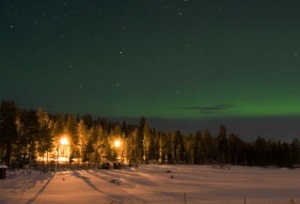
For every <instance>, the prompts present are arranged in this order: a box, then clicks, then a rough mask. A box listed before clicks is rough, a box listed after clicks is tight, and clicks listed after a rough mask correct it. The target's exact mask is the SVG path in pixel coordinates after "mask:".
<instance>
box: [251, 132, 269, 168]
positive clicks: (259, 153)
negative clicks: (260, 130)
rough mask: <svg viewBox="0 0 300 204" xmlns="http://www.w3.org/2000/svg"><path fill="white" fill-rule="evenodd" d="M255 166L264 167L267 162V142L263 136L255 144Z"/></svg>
mask: <svg viewBox="0 0 300 204" xmlns="http://www.w3.org/2000/svg"><path fill="white" fill-rule="evenodd" d="M254 151H255V164H256V165H259V166H263V165H265V164H266V161H267V157H266V155H267V142H266V140H265V139H264V138H262V137H261V136H258V137H257V139H256V140H255V142H254Z"/></svg>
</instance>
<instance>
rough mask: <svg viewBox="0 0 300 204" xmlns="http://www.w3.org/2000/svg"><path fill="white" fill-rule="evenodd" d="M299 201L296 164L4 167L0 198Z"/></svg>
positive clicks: (299, 175) (41, 200) (22, 200)
mask: <svg viewBox="0 0 300 204" xmlns="http://www.w3.org/2000/svg"><path fill="white" fill-rule="evenodd" d="M292 200H293V201H295V203H297V204H298V203H300V169H293V170H291V169H279V168H274V169H264V168H257V167H236V166H232V167H231V168H230V169H229V168H228V169H220V168H212V167H211V166H196V165H193V166H185V165H141V166H139V167H137V168H126V169H121V170H102V169H101V170H98V169H95V170H76V171H73V170H65V171H57V172H55V173H54V172H49V173H42V172H35V171H32V170H22V171H20V170H19V171H15V172H12V171H10V172H8V175H7V179H5V180H0V203H1V204H2V203H107V204H109V203H122V204H123V203H124V204H126V203H175V204H176V203H187V204H191V203H240V204H244V203H247V204H248V203H249V204H252V203H253V204H256V203H268V204H269V203H271V204H272V203H287V204H290V203H293V202H292Z"/></svg>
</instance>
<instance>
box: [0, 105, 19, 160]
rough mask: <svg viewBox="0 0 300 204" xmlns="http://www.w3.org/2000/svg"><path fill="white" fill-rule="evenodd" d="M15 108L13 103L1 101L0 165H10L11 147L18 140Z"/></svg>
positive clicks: (16, 111)
mask: <svg viewBox="0 0 300 204" xmlns="http://www.w3.org/2000/svg"><path fill="white" fill-rule="evenodd" d="M17 113H18V110H17V107H16V104H15V102H14V101H5V100H2V102H1V107H0V163H5V164H6V165H8V166H9V165H10V162H11V156H12V154H13V145H14V144H15V143H16V140H17V139H18V132H17V124H16V120H17Z"/></svg>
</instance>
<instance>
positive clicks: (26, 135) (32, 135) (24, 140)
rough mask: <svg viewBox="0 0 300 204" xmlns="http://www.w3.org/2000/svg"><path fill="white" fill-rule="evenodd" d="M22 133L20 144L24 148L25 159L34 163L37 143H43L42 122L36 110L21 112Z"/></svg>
mask: <svg viewBox="0 0 300 204" xmlns="http://www.w3.org/2000/svg"><path fill="white" fill-rule="evenodd" d="M21 127H22V128H21V134H20V142H19V145H20V146H21V148H22V150H23V155H25V158H24V159H27V158H28V160H29V163H32V162H34V161H35V159H36V151H37V144H38V143H42V142H43V140H42V139H41V137H40V133H41V132H40V124H39V119H38V116H37V114H36V112H35V110H32V109H30V110H29V111H26V110H24V111H23V112H22V114H21ZM26 157H27V158H26Z"/></svg>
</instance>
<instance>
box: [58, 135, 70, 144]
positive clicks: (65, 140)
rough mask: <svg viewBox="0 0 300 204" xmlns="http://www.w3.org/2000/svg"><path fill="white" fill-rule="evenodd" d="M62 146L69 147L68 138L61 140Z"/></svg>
mask: <svg viewBox="0 0 300 204" xmlns="http://www.w3.org/2000/svg"><path fill="white" fill-rule="evenodd" d="M60 144H61V145H69V140H68V138H66V137H63V138H61V139H60Z"/></svg>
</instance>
